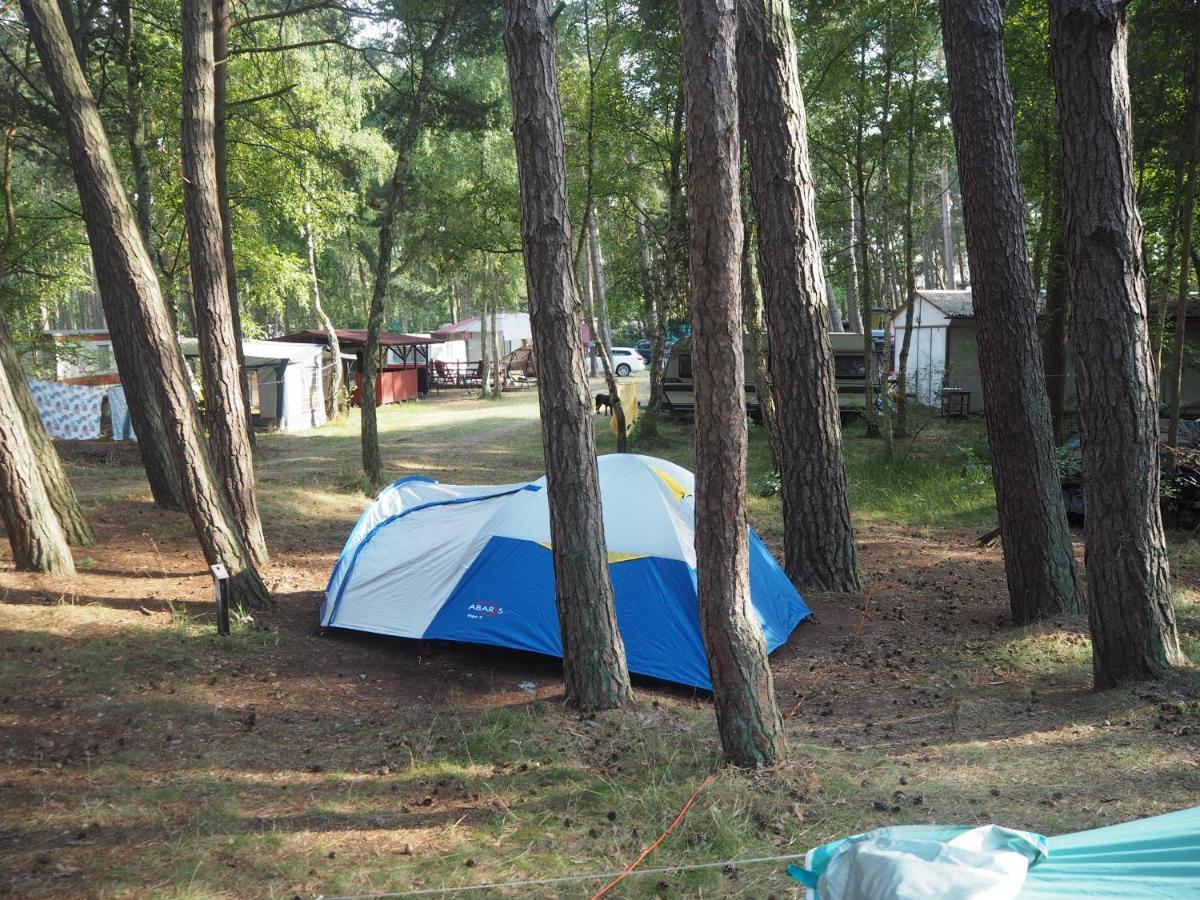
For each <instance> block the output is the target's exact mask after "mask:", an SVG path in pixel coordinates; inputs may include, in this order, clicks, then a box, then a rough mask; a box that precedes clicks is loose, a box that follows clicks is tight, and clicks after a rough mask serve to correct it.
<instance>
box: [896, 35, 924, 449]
mask: <svg viewBox="0 0 1200 900" xmlns="http://www.w3.org/2000/svg"><path fill="white" fill-rule="evenodd" d="M919 74H920V56H919V55H918V53H917V52H916V50H915V49H914V51H913V60H912V71H911V72H910V75H909V85H908V135H907V138H908V140H907V155H908V158H907V163H908V165H907V167H906V172H905V179H904V181H905V183H904V302H905V307H904V339H903V340H902V341H901V342H900V353H899V359H898V360H897V364H896V368H897V370H898V371H897V372H896V437H898V438H906V437H908V354H909V350H910V349H911V348H912V331H913V311H914V307H915V306H916V303H917V269H916V260H915V259H914V257H913V253H914V251H915V243H916V238H915V235H914V232H913V202H914V199H915V190H916V179H917V176H916V170H917V78H918V76H919ZM923 210H924V204H922V212H923ZM925 263H926V265H928V257H925Z"/></svg>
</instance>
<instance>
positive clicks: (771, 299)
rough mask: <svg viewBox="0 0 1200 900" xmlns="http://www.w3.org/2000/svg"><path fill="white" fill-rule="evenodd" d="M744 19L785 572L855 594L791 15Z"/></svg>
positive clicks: (744, 91) (785, 11) (753, 7)
mask: <svg viewBox="0 0 1200 900" xmlns="http://www.w3.org/2000/svg"><path fill="white" fill-rule="evenodd" d="M738 10H739V20H738V28H739V33H738V86H739V93H740V97H741V110H740V114H741V115H742V116H743V117H744V118H745V119H746V121H747V122H753V123H754V126H753V127H750V128H747V129H746V147H747V150H748V153H749V157H750V188H751V194H752V196H753V198H754V212H755V219H756V222H757V225H758V246H759V254H758V255H759V259H761V260H762V284H763V300H764V307H765V309H766V314H767V330H768V332H769V334H770V341H769V344H770V352H771V371H772V372H776V373H779V375H780V377H777V378H776V379H775V384H774V389H775V400H776V408H777V412H778V417H777V418H778V425H779V450H780V458H781V461H782V468H781V470H780V473H779V474H780V494H781V496H782V499H783V528H784V541H783V543H784V559H785V562H784V568H785V570H786V571H787V574H788V577H789V578H791V580H792V581H793V583H795V584H796V585H797V586H799V587H801V588H808V589H811V590H819V591H854V590H857V589H858V587H859V579H858V558H857V555H856V553H855V550H854V531H853V528H852V527H851V524H850V504H849V498H848V496H847V493H846V465H845V460H844V458H843V455H842V428H841V418H840V413H839V411H838V398H837V382H836V380H835V373H834V365H833V350H832V347H831V345H830V340H829V330H828V328H827V327H826V324H825V316H826V311H825V306H826V304H825V298H824V296H823V294H824V287H825V272H824V267H823V265H822V262H821V239H820V237H819V235H818V234H817V200H816V192H815V190H814V187H813V179H812V167H811V165H810V163H809V158H808V132H807V129H808V125H807V122H806V120H805V112H804V98H803V96H802V94H801V91H800V81H799V76H798V74H797V68H796V48H795V42H794V39H793V37H792V30H791V19H790V4H789V3H788V0H742V2H740V3H739V6H738ZM693 264H694V261H693ZM868 340H869V335H868ZM785 373H791V374H792V375H793V376H798V375H799V373H804V376H803V377H784V376H785ZM738 380H739V381H740V380H741V379H740V377H739V379H738ZM700 430H701V429H700V428H699V427H697V432H698V433H699V431H700Z"/></svg>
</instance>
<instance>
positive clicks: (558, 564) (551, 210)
mask: <svg viewBox="0 0 1200 900" xmlns="http://www.w3.org/2000/svg"><path fill="white" fill-rule="evenodd" d="M557 43H558V41H557V35H556V34H555V30H554V21H553V19H552V17H551V5H550V0H505V2H504V47H505V51H506V55H507V59H508V81H509V88H510V90H511V93H512V106H513V139H514V142H515V144H516V150H517V176H518V182H519V184H520V192H521V244H522V248H523V251H524V256H525V282H526V287H527V290H528V293H529V310H530V316H529V318H530V327H531V330H532V331H533V347H534V354H535V355H536V357H537V361H538V405H539V407H540V409H541V416H542V445H543V450H544V453H545V459H546V489H547V495H548V499H549V503H550V535H551V545H552V552H553V555H554V593H555V601H556V605H557V608H558V621H559V627H560V629H561V631H562V644H563V670H564V680H565V682H566V700H567V704H568V705H569V706H572V707H575V708H578V709H582V710H601V709H611V708H614V707H618V706H622V705H624V704H625V703H626V702H627V701H628V700H629V697H630V689H629V673H628V671H627V669H626V667H625V647H624V644H623V643H622V641H621V634H620V632H619V631H618V630H617V618H616V613H615V611H614V606H613V592H612V582H611V580H610V578H609V573H608V552H607V550H606V548H605V543H604V525H603V520H602V518H601V512H600V477H599V471H598V469H597V466H596V442H595V432H594V431H593V427H592V406H591V396H590V393H589V391H588V382H587V376H586V374H585V372H584V368H583V348H582V346H581V345H580V340H579V336H580V334H581V333H582V326H583V320H582V316H581V311H580V303H579V296H578V294H577V293H576V290H575V279H574V274H573V271H572V268H573V267H572V260H571V219H570V209H569V207H568V204H567V169H566V150H565V146H564V140H563V124H562V108H561V106H560V102H559V96H558V73H557V67H556V62H555V50H556V45H557Z"/></svg>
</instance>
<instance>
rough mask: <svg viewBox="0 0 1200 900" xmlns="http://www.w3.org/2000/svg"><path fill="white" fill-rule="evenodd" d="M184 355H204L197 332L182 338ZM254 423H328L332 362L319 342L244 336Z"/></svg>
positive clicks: (291, 426)
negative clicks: (327, 394)
mask: <svg viewBox="0 0 1200 900" xmlns="http://www.w3.org/2000/svg"><path fill="white" fill-rule="evenodd" d="M179 344H180V347H181V348H182V349H183V355H184V356H185V357H187V358H189V359H197V360H198V359H199V357H200V346H199V342H198V341H197V340H196V339H195V338H181V339H180V341H179ZM242 353H243V354H244V356H245V358H246V373H247V375H248V376H249V377H248V385H249V388H250V410H251V412H252V413H253V414H254V417H255V424H256V425H261V426H265V427H267V428H270V429H273V430H276V431H303V430H305V429H308V428H316V427H318V426H320V425H324V424H325V380H326V377H327V376H326V373H327V371H328V368H329V363H327V361H326V356H327V352H326V350H325V348H324V347H323V346H321V345H319V344H304V343H292V342H287V341H242Z"/></svg>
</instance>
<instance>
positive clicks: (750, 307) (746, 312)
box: [742, 197, 783, 472]
mask: <svg viewBox="0 0 1200 900" xmlns="http://www.w3.org/2000/svg"><path fill="white" fill-rule="evenodd" d="M746 201H747V198H745V197H743V199H742V229H743V231H744V233H745V235H744V239H743V242H742V327H743V328H745V329H746V335H747V337H748V339H749V344H750V348H749V350H750V364H751V370H752V371H753V373H754V394H755V396H756V397H757V398H758V412H759V416H760V417H761V420H762V426H763V430H764V431H765V432H766V434H767V446H768V447H770V449H771V462H772V464H774V466H775V471H776V472H780V471H782V470H783V448H782V447H781V446H780V440H779V419H778V418H777V417H776V415H775V392H774V390H773V388H772V386H771V374H770V372H769V370H768V368H767V352H768V347H767V335H766V332H765V331H764V330H763V296H762V285H761V284H760V283H759V279H758V266H757V265H756V260H755V256H756V255H757V254H756V252H755V239H756V236H755V233H754V220H753V219H752V218H751V217H750V204H749V203H748V202H746Z"/></svg>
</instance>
